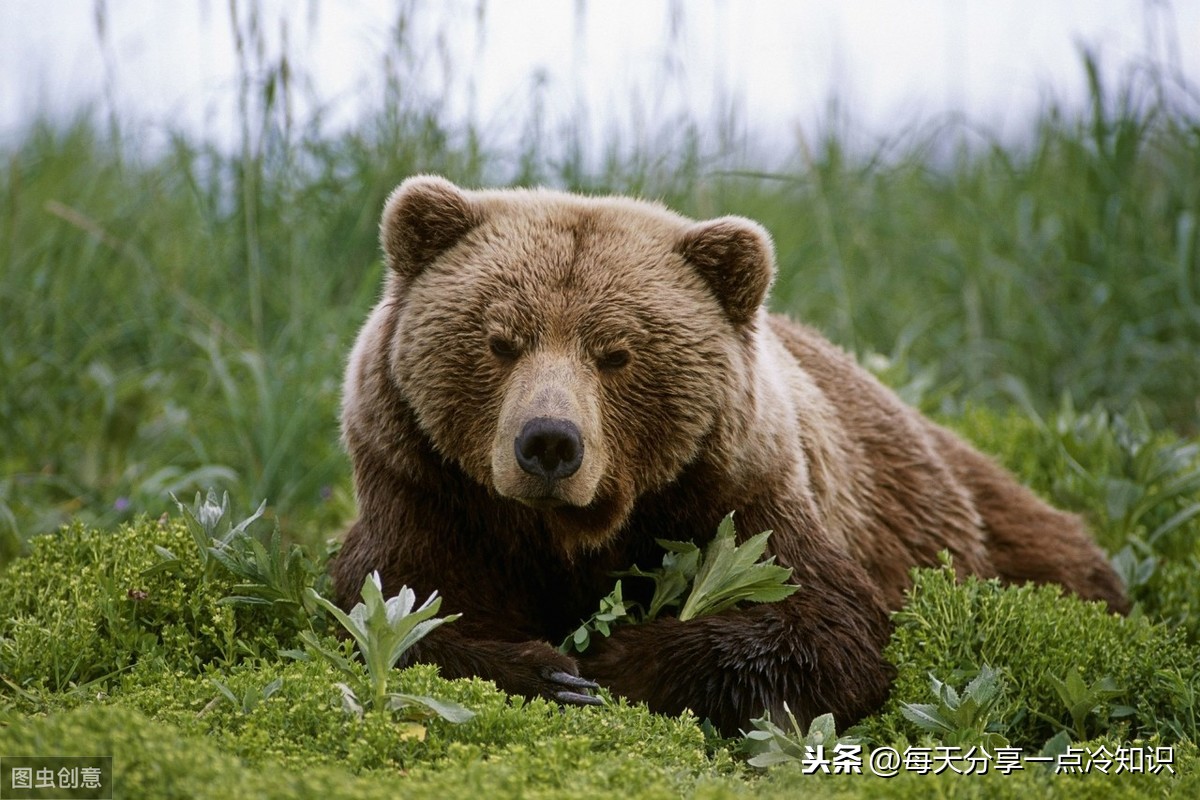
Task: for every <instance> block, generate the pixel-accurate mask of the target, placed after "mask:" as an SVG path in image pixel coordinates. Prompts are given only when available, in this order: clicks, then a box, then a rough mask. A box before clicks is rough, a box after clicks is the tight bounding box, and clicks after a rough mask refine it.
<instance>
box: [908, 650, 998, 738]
mask: <svg viewBox="0 0 1200 800" xmlns="http://www.w3.org/2000/svg"><path fill="white" fill-rule="evenodd" d="M929 680H930V682H931V683H932V686H933V695H934V697H935V698H936V700H937V702H936V703H904V704H903V705H901V706H900V713H901V714H903V715H904V718H905V719H907V720H908V721H909V722H911V723H913V724H914V725H916V726H917V727H918V728H920V729H921V730H923V731H925V732H926V733H930V734H933V735H934V736H936V737H937V738H938V740H939V741H942V742H945V743H946V744H947V745H950V746H961V745H979V746H981V747H983V748H984V749H986V750H988V751H989V752H994V751H995V749H996V748H997V747H1007V746H1008V739H1006V738H1005V737H1004V736H1003V735H1002V734H1001V733H1000V730H1002V725H1001V723H1000V722H999V721H998V720H994V719H992V716H993V714H994V713H995V711H996V708H997V704H998V703H999V701H1000V698H1001V696H1002V695H1003V693H1004V681H1003V679H1002V678H1001V675H1000V673H999V672H998V671H997V670H994V669H992V668H991V667H990V666H988V665H987V664H984V665H983V666H982V667H981V668H980V670H979V674H978V675H976V676H975V678H974V679H972V680H971V682H970V683H968V684H967V686H966V688H965V689H964V690H963V691H962V694H961V695H960V694H959V692H957V691H956V690H955V689H954V687H953V686H951V685H950V684H948V683H943V682H942V681H940V680H938V679H937V678H936V677H935V676H933V675H932V674H931V675H930V676H929Z"/></svg>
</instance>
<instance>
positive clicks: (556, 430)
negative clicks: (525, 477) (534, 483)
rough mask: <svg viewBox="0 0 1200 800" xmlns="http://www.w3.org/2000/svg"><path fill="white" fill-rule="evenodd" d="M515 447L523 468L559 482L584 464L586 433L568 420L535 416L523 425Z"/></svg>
mask: <svg viewBox="0 0 1200 800" xmlns="http://www.w3.org/2000/svg"><path fill="white" fill-rule="evenodd" d="M513 450H514V452H515V453H516V456H517V464H519V465H520V467H521V469H522V470H524V471H525V472H527V473H528V474H530V475H532V476H534V477H535V478H541V479H543V480H545V481H558V480H562V479H563V478H569V477H571V476H572V475H574V474H575V473H576V472H577V471H578V470H579V465H580V464H582V463H583V436H582V435H581V434H580V432H579V426H578V425H576V424H575V423H574V422H571V420H569V419H556V418H554V417H535V418H533V419H531V420H529V421H528V422H526V423H525V425H524V426H523V427H522V428H521V433H520V434H519V435H518V436H517V438H516V439H515V440H514V442H513Z"/></svg>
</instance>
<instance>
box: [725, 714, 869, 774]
mask: <svg viewBox="0 0 1200 800" xmlns="http://www.w3.org/2000/svg"><path fill="white" fill-rule="evenodd" d="M783 711H784V714H785V715H786V716H787V724H788V726H789V727H790V728H791V730H790V731H789V730H786V729H784V728H782V727H780V726H779V725H778V724H776V723H775V722H773V721H772V720H771V715H770V714H763V716H762V717H761V718H759V719H752V720H750V724H751V725H753V726H754V730H752V731H750V732H749V733H746V734H745V738H744V739H743V740H742V745H741V748H742V752H743V753H745V754H747V755H749V756H750V758H749V759H748V761H747V763H749V764H750V766H753V767H760V768H763V769H766V768H767V767H773V766H775V765H777V764H787V763H796V764H799V763H801V762H802V761H803V760H804V757H805V752H806V751H811V750H813V749H815V748H816V747H818V746H824V747H825V748H826V749H827V750H829V749H832V748H833V747H834V746H835V745H838V744H844V745H853V744H857V742H858V740H857V739H854V738H851V737H848V736H843V737H840V738H839V737H838V735H837V729H836V726H835V725H834V721H833V715H832V714H822V715H821V716H819V717H817V718H816V719H814V720H813V721H812V722H811V723H810V724H809V726H808V731H807V732H805V731H804V729H803V728H801V726H800V722H799V721H798V720H797V719H796V715H795V714H793V713H792V710H791V709H790V708H788V705H787V703H784V704H783Z"/></svg>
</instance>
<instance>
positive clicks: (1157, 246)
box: [0, 62, 1200, 550]
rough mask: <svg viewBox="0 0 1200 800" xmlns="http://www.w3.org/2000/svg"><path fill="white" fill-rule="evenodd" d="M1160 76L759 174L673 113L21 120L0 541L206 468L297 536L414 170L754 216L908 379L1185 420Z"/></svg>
mask: <svg viewBox="0 0 1200 800" xmlns="http://www.w3.org/2000/svg"><path fill="white" fill-rule="evenodd" d="M1088 66H1090V62H1089V63H1088ZM1164 80H1165V79H1164ZM1153 88H1154V86H1153V84H1151V85H1149V86H1147V85H1144V83H1138V82H1134V81H1131V82H1130V84H1129V85H1128V86H1126V87H1121V88H1120V90H1119V91H1115V92H1114V91H1113V90H1111V89H1108V88H1106V87H1102V86H1099V85H1095V86H1094V92H1093V97H1092V108H1091V110H1090V112H1089V114H1090V115H1088V116H1084V117H1081V118H1076V117H1074V116H1070V115H1067V114H1065V113H1058V112H1054V111H1048V112H1047V113H1046V114H1045V115H1044V116H1043V117H1042V119H1041V120H1040V121H1039V122H1038V123H1037V125H1036V127H1035V128H1034V129H1033V130H1031V131H1030V133H1029V138H1028V141H1027V143H1026V144H1025V145H1024V146H1022V147H1021V148H1019V149H1004V148H1001V147H999V146H988V147H975V148H970V149H968V148H964V149H962V150H961V151H960V152H958V154H957V155H956V156H954V157H953V158H951V159H948V160H947V159H946V158H944V157H939V158H935V157H934V156H933V155H931V154H930V152H931V149H932V145H933V144H934V142H936V141H938V140H939V137H950V138H953V137H954V136H955V135H956V134H955V133H954V132H953V131H950V132H944V131H939V132H936V133H931V134H927V135H925V134H920V133H916V132H914V133H911V134H909V136H908V137H907V138H904V139H901V144H898V145H892V146H890V147H889V148H888V149H887V150H886V151H883V150H881V152H880V153H879V154H877V156H876V157H874V158H871V157H865V156H854V155H851V154H848V153H846V152H845V151H844V149H843V147H842V145H841V144H840V141H841V140H840V139H839V138H838V137H837V136H836V135H833V134H830V135H827V136H825V137H823V138H822V139H821V140H820V141H819V142H817V143H815V144H814V145H812V146H811V147H810V148H808V149H803V150H801V151H798V152H797V153H796V154H795V155H794V156H793V163H794V166H793V167H792V168H789V169H784V170H780V169H777V168H776V169H774V170H773V171H772V172H770V173H769V174H768V173H763V172H762V171H761V170H757V171H755V170H751V169H749V168H748V169H747V170H743V171H733V172H731V171H729V170H727V169H724V168H722V169H717V168H716V166H717V165H719V164H720V165H724V164H725V163H726V162H727V161H728V158H725V157H723V156H722V154H720V153H713V154H707V153H703V152H701V151H699V150H698V147H699V146H698V145H697V144H696V141H697V140H696V138H695V137H692V136H682V137H677V138H676V139H671V140H668V141H667V143H666V144H665V145H663V148H664V149H663V151H662V152H657V153H644V154H633V155H630V156H628V157H626V158H624V159H621V158H618V157H617V156H612V157H611V158H610V159H609V161H608V162H606V164H605V165H604V167H603V169H602V171H601V172H600V173H599V174H588V173H586V172H585V171H584V164H583V162H581V161H578V160H576V161H567V162H560V161H552V160H550V159H551V156H550V155H549V154H542V155H541V156H540V159H539V154H538V153H536V152H534V153H526V154H524V155H523V156H522V157H521V158H520V159H517V161H516V163H515V164H514V162H513V159H512V158H510V157H509V154H505V153H500V152H490V151H488V150H486V149H485V148H484V147H483V145H481V144H480V142H481V141H482V140H483V136H482V133H480V132H476V131H473V130H470V129H468V130H466V131H462V130H455V129H454V128H453V125H452V123H451V121H449V120H445V119H442V118H440V117H439V116H438V112H437V109H436V108H434V109H432V110H428V109H413V108H409V107H407V106H406V105H405V102H406V101H405V99H404V97H403V95H401V94H396V95H395V96H393V97H390V98H388V105H387V108H388V109H389V110H388V111H386V112H380V113H379V114H377V115H376V116H375V117H372V118H369V119H366V120H364V121H363V122H362V123H361V125H360V126H358V127H357V128H353V129H351V130H349V131H346V132H344V133H341V134H338V135H336V136H331V137H320V136H317V135H310V134H305V133H303V132H301V133H294V132H293V133H292V134H291V135H290V138H288V137H287V136H284V132H283V131H280V130H276V128H272V125H273V124H274V125H276V127H278V124H277V122H275V117H274V116H272V114H273V113H274V112H272V111H271V110H270V109H267V111H265V112H263V113H264V115H265V116H264V120H263V122H262V124H263V126H264V127H265V128H266V129H267V130H275V131H276V134H277V135H276V136H274V137H269V136H263V137H258V138H254V137H252V138H250V139H249V140H248V141H247V143H246V146H245V147H244V148H243V149H242V151H241V152H238V153H235V154H228V153H222V152H218V151H216V150H214V149H213V148H212V147H210V146H208V145H205V144H203V143H198V142H196V141H194V140H192V139H190V138H188V137H187V136H186V135H185V134H182V133H180V134H177V135H176V136H175V137H174V138H173V139H172V140H171V143H170V145H169V146H167V147H166V148H164V149H163V150H162V151H161V152H159V151H156V152H153V153H149V154H145V153H142V152H140V151H139V148H138V142H137V141H136V140H127V139H124V138H120V134H119V133H118V134H116V135H117V136H118V138H116V139H114V138H112V136H113V134H112V133H111V132H107V133H103V134H102V133H101V132H100V130H101V129H100V127H99V126H98V125H97V124H96V123H95V122H94V121H93V118H91V117H89V116H86V115H85V116H82V117H80V118H79V119H78V120H77V121H75V122H74V123H71V124H50V123H47V122H39V123H34V124H32V125H31V126H30V127H29V129H28V130H27V131H26V132H25V133H24V134H23V135H21V136H20V137H18V139H17V140H16V141H15V143H14V144H13V146H12V147H11V148H10V150H9V152H7V153H6V154H5V157H4V159H3V160H2V161H0V196H3V197H4V203H3V205H2V211H0V229H2V230H3V232H4V234H3V236H0V371H2V372H3V374H4V376H5V380H4V382H3V384H2V386H0V440H2V441H3V442H4V443H5V447H4V448H3V452H2V453H0V529H2V530H3V531H4V535H5V536H6V537H7V539H8V545H7V547H8V548H9V549H10V550H11V548H12V547H13V546H14V544H15V542H16V541H17V540H24V539H25V538H28V536H30V535H32V534H35V533H39V532H45V531H49V530H53V529H55V528H57V527H58V526H59V525H60V524H62V523H64V522H66V521H67V520H69V519H71V518H75V517H79V516H82V517H84V518H85V519H88V520H91V521H95V522H100V523H103V524H111V523H114V522H118V521H121V520H123V519H129V518H131V515H132V514H133V513H136V512H138V511H142V510H146V511H150V512H152V513H159V512H161V511H162V510H163V509H164V508H166V507H167V499H166V498H167V495H168V492H172V491H174V492H176V493H186V492H190V491H193V490H196V489H200V488H204V487H207V486H209V485H216V486H219V487H223V488H228V489H230V490H231V491H232V493H233V495H234V496H235V497H236V498H239V499H240V500H241V502H242V503H243V504H249V503H251V502H257V501H258V500H260V499H262V498H264V497H265V498H269V499H270V501H271V503H272V504H273V510H274V512H275V513H276V514H278V515H279V516H280V517H281V518H283V519H284V520H285V528H286V529H287V530H288V532H289V533H292V534H294V535H301V536H302V537H303V538H306V539H307V540H309V541H315V540H316V539H317V538H319V537H320V536H322V535H324V533H326V532H327V531H328V529H329V527H330V526H331V525H334V524H336V522H337V521H338V520H340V519H343V518H344V517H345V516H347V515H348V513H350V509H349V507H348V506H349V504H348V500H347V487H348V466H347V463H346V460H345V458H344V457H343V455H342V454H341V451H340V449H339V447H338V444H337V422H336V415H337V398H338V386H339V381H340V373H341V370H342V366H343V360H344V358H345V354H346V352H347V350H348V348H349V345H350V343H351V342H352V341H353V337H354V334H355V332H356V330H357V326H358V325H359V324H360V323H361V320H362V319H363V317H364V315H365V313H366V311H367V309H368V308H369V307H370V305H371V304H372V302H373V300H374V299H375V297H376V295H377V292H378V284H379V276H380V269H381V266H380V261H379V256H378V251H377V245H376V233H375V231H376V224H377V218H378V214H379V211H380V207H381V205H382V202H383V199H384V197H385V196H386V194H387V192H388V191H389V190H390V189H391V188H392V187H393V186H394V185H395V184H396V183H398V182H399V181H400V180H401V179H402V178H403V177H405V176H406V175H410V174H412V173H415V172H419V171H432V172H441V173H444V174H446V175H448V176H449V177H450V178H452V179H454V180H458V181H463V182H465V183H468V184H477V183H480V182H484V181H487V182H489V183H498V184H504V183H508V182H518V183H520V182H531V181H534V180H544V181H547V182H550V183H552V184H557V185H563V186H566V187H567V188H573V189H581V190H588V191H634V192H638V193H640V194H642V195H644V196H649V197H662V198H663V199H665V200H666V201H667V202H668V203H669V204H671V205H673V206H675V207H677V208H679V209H681V210H682V211H684V212H686V213H690V214H694V215H697V216H712V215H717V214H722V213H739V214H744V215H746V216H750V217H754V218H756V219H759V220H761V221H762V222H763V223H764V224H765V225H766V226H767V227H768V228H769V229H770V230H771V231H772V232H773V234H774V235H775V238H776V241H777V249H778V253H779V262H780V274H779V277H778V279H777V281H776V285H775V291H774V296H773V304H774V307H775V308H776V309H778V310H780V311H785V312H787V313H791V314H793V315H795V316H797V317H799V318H801V319H804V320H806V321H809V322H811V323H813V324H815V325H817V326H818V327H819V328H821V329H823V330H824V331H826V332H827V333H828V334H829V335H830V337H831V338H833V339H834V340H835V341H838V342H839V343H841V344H842V345H844V346H846V347H847V348H849V349H851V350H854V351H856V352H858V353H859V354H860V355H863V356H871V355H872V354H882V357H883V358H880V357H876V358H875V360H876V361H882V360H885V359H886V361H887V363H888V364H889V367H888V369H887V372H888V373H889V374H890V375H891V376H892V377H893V379H894V380H896V381H897V382H898V383H899V384H900V385H901V386H902V387H904V388H907V389H908V390H909V392H910V394H914V395H917V396H919V397H920V398H921V399H923V400H924V402H925V405H926V407H927V408H931V409H934V410H943V411H954V410H955V409H959V408H961V407H962V405H963V403H964V402H974V403H983V404H986V405H990V406H993V407H1003V406H1005V405H1011V404H1013V403H1019V404H1020V405H1021V407H1023V408H1025V409H1026V410H1030V411H1035V412H1037V413H1046V412H1047V411H1048V410H1051V409H1053V408H1055V407H1057V405H1058V404H1059V402H1060V401H1061V399H1062V398H1063V397H1064V396H1069V397H1070V398H1071V399H1072V401H1073V403H1074V405H1075V406H1076V407H1078V408H1092V407H1094V406H1096V405H1099V406H1101V407H1103V408H1106V409H1109V410H1111V411H1115V412H1125V411H1128V410H1129V409H1130V408H1131V407H1132V406H1133V405H1134V404H1135V403H1136V404H1137V405H1138V407H1139V408H1140V409H1142V411H1143V412H1144V413H1146V414H1147V416H1148V418H1149V419H1150V421H1151V422H1152V423H1153V424H1154V425H1155V426H1156V427H1169V428H1173V429H1175V430H1176V431H1179V432H1183V433H1189V432H1194V431H1195V430H1196V428H1197V421H1198V419H1200V417H1198V414H1200V410H1198V408H1197V400H1196V398H1197V397H1198V396H1200V369H1198V368H1197V357H1196V352H1197V350H1198V348H1197V343H1198V342H1200V301H1198V298H1200V266H1198V265H1200V255H1198V253H1197V237H1198V236H1200V228H1198V227H1197V225H1196V219H1197V216H1196V215H1197V209H1198V208H1200V122H1198V121H1197V120H1196V119H1195V118H1193V117H1190V116H1187V115H1185V114H1184V113H1183V112H1179V111H1172V110H1171V109H1170V108H1169V107H1167V106H1165V105H1156V104H1155V103H1154V102H1152V98H1153V92H1152V90H1153ZM396 91H397V92H398V90H396ZM1146 96H1150V97H1151V101H1147V100H1146ZM575 135H578V134H575ZM748 158H749V156H745V159H748ZM664 164H666V165H670V164H674V165H675V167H676V168H675V169H673V170H672V169H667V168H664ZM749 166H752V165H749V164H748V167H749Z"/></svg>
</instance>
